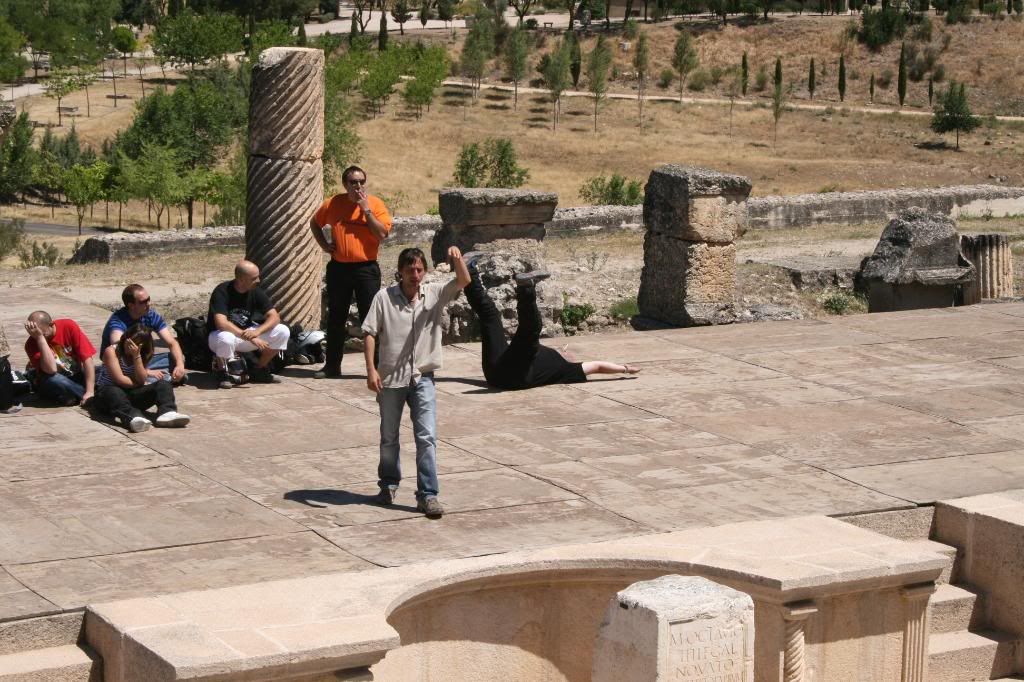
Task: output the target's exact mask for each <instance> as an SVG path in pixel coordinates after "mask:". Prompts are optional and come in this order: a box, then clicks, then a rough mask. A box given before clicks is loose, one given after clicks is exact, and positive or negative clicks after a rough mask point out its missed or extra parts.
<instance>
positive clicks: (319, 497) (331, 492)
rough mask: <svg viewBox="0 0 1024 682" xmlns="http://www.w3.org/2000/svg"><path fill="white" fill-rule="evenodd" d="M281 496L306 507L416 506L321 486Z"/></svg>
mask: <svg viewBox="0 0 1024 682" xmlns="http://www.w3.org/2000/svg"><path fill="white" fill-rule="evenodd" d="M282 497H283V498H284V499H286V500H289V501H291V502H298V503H299V504H304V505H306V506H307V507H314V508H316V509H327V507H328V506H334V507H345V506H350V505H353V504H362V505H368V506H371V507H386V508H387V509H396V510H398V511H407V512H415V511H417V510H416V507H412V506H409V505H407V504H389V505H383V504H381V503H380V502H379V501H378V500H377V496H376V495H364V494H363V493H354V492H351V491H348V490H335V489H332V488H323V489H320V490H289V491H288V492H286V493H285V494H284V495H283V496H282Z"/></svg>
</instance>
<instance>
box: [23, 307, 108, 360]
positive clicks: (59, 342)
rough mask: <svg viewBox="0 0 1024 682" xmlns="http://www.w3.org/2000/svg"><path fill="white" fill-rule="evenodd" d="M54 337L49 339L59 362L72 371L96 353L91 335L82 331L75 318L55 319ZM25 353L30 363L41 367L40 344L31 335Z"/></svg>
mask: <svg viewBox="0 0 1024 682" xmlns="http://www.w3.org/2000/svg"><path fill="white" fill-rule="evenodd" d="M53 326H54V333H53V338H51V339H49V343H50V349H51V350H52V351H53V355H54V357H56V359H57V364H62V365H64V367H66V368H67V369H68V370H70V371H71V372H76V371H77V368H78V367H79V366H81V364H82V363H83V362H85V361H86V360H88V359H89V358H91V357H92V356H94V355H96V349H95V348H94V347H93V345H92V344H91V343H89V337H88V336H86V335H85V334H84V333H82V328H81V327H79V326H78V323H77V322H75V321H74V320H54V321H53ZM25 353H26V354H27V355H28V364H29V366H30V367H32V368H34V369H39V356H40V355H42V352H41V351H40V350H39V344H38V343H37V342H36V340H35V339H33V338H32V337H31V336H30V337H28V341H26V342H25Z"/></svg>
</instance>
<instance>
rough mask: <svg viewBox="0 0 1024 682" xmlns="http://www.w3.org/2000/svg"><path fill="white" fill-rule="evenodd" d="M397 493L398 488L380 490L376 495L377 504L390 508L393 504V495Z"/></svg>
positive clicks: (388, 487) (389, 487)
mask: <svg viewBox="0 0 1024 682" xmlns="http://www.w3.org/2000/svg"><path fill="white" fill-rule="evenodd" d="M397 492H398V488H392V487H391V486H386V487H384V488H381V489H380V492H379V493H377V504H382V505H384V506H390V505H392V504H394V503H395V494H396V493H397Z"/></svg>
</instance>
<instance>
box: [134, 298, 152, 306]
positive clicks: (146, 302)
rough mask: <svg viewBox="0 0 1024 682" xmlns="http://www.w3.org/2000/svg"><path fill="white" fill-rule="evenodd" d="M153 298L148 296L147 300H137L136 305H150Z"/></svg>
mask: <svg viewBox="0 0 1024 682" xmlns="http://www.w3.org/2000/svg"><path fill="white" fill-rule="evenodd" d="M152 300H153V299H152V298H147V299H146V300H145V301H136V302H135V305H149V302H150V301H152Z"/></svg>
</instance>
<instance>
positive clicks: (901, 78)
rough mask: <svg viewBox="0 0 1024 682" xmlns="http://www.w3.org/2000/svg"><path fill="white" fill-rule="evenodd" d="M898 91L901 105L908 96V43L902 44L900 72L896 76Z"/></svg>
mask: <svg viewBox="0 0 1024 682" xmlns="http://www.w3.org/2000/svg"><path fill="white" fill-rule="evenodd" d="M896 93H897V95H898V96H899V98H900V106H901V107H902V106H903V101H904V100H905V99H906V98H907V44H906V43H901V44H900V64H899V73H898V75H897V76H896Z"/></svg>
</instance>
